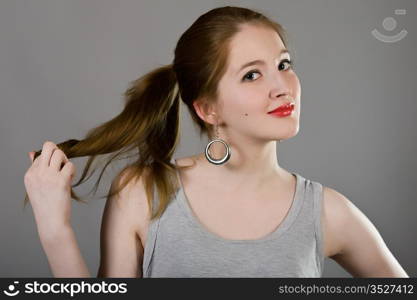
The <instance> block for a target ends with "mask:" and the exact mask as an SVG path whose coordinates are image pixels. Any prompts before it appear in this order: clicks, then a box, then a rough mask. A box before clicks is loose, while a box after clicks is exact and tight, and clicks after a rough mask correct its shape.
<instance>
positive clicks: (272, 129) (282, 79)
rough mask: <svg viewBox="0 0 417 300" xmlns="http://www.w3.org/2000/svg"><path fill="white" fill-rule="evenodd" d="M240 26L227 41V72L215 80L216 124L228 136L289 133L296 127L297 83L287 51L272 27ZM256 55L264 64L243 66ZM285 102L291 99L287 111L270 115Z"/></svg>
mask: <svg viewBox="0 0 417 300" xmlns="http://www.w3.org/2000/svg"><path fill="white" fill-rule="evenodd" d="M242 28H243V29H242V31H240V32H239V33H237V34H236V35H235V36H234V38H233V39H232V41H231V44H230V53H229V60H228V66H227V69H226V73H225V74H224V76H223V77H222V79H221V80H220V82H219V87H218V92H219V99H218V104H219V107H218V112H217V114H218V115H220V118H219V119H220V121H219V124H221V125H223V126H225V127H224V130H226V131H227V136H230V137H236V138H238V136H242V137H246V138H247V137H250V138H256V139H260V140H262V141H270V140H278V139H288V138H291V137H293V136H294V135H296V134H297V132H298V129H299V117H300V96H301V87H300V81H299V79H298V77H297V75H296V74H295V72H294V71H293V69H292V68H291V64H290V63H289V62H288V61H290V60H291V58H290V54H289V53H287V52H285V51H284V50H286V49H285V46H284V44H283V42H282V40H281V38H280V37H279V35H278V34H277V33H276V32H275V31H273V30H272V29H269V28H267V27H262V26H254V25H245V26H243V27H242ZM255 60H261V61H263V62H264V63H257V64H254V65H250V66H246V67H243V68H242V66H244V65H245V64H247V63H248V62H252V61H255ZM286 102H292V103H294V104H295V108H294V111H293V112H292V114H291V115H289V116H287V117H276V116H274V115H271V114H268V112H269V111H271V110H273V109H275V108H277V107H278V106H280V105H281V104H284V103H286ZM220 128H222V127H220ZM219 135H220V137H221V136H222V129H219Z"/></svg>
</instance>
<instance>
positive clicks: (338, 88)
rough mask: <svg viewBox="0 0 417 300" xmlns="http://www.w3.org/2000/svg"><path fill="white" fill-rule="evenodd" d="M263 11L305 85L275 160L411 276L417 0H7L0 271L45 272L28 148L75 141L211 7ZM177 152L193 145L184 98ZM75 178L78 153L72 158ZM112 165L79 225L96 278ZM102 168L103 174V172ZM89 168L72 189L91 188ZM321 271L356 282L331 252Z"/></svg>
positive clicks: (79, 212)
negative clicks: (293, 125) (338, 200)
mask: <svg viewBox="0 0 417 300" xmlns="http://www.w3.org/2000/svg"><path fill="white" fill-rule="evenodd" d="M224 5H236V6H244V7H248V8H255V9H260V10H261V11H263V12H267V14H268V16H270V17H273V18H274V19H275V20H277V21H278V22H280V23H282V24H283V25H284V27H285V28H286V29H287V31H288V33H289V37H290V43H291V47H292V48H291V49H292V50H293V51H294V52H293V57H292V58H293V59H294V60H295V64H296V65H295V70H296V73H297V74H298V76H299V78H300V81H301V88H302V96H301V102H302V110H301V120H300V131H299V133H298V135H297V136H295V137H294V138H292V139H290V140H286V141H284V142H283V143H281V144H279V146H278V149H277V155H279V162H280V164H281V166H283V167H284V168H286V169H287V170H292V171H296V172H298V173H300V174H302V175H303V176H304V177H306V178H309V179H312V180H315V181H318V182H320V183H322V184H323V185H325V186H329V187H332V188H334V189H336V190H338V191H340V192H341V193H342V194H344V195H345V196H346V197H348V198H349V199H350V200H351V201H352V202H353V203H354V204H355V205H356V206H358V207H359V208H360V209H361V210H362V211H363V212H364V213H365V214H366V215H367V217H368V218H369V219H370V220H371V221H372V222H373V223H374V224H375V226H376V227H377V229H378V230H379V232H380V233H381V235H382V237H383V238H384V240H385V242H386V244H387V245H388V247H389V248H390V250H391V251H392V252H393V254H394V255H395V257H396V258H397V259H398V260H399V262H400V263H401V265H402V266H403V267H404V269H405V270H406V271H407V272H408V274H409V275H410V276H412V277H415V276H416V275H417V260H416V259H415V253H416V251H417V244H416V243H417V242H416V225H417V220H416V217H415V215H416V211H417V210H416V208H417V205H416V194H417V188H416V186H417V185H416V183H417V175H416V174H417V172H416V171H417V159H416V153H417V133H416V126H415V125H416V121H415V119H416V113H417V97H416V96H417V84H416V78H417V67H416V56H415V53H416V48H417V47H416V46H417V43H416V29H417V26H416V25H417V24H416V12H417V1H415V0H408V1H388V0H387V1H381V0H368V1H362V0H354V1H342V0H339V1H330V0H328V1H325V0H314V1H312V0H291V1H290V0H282V1H260V0H258V1H155V0H152V1H139V0H137V1H133V0H129V1H127V0H124V1H110V0H107V1H103V0H89V1H81V0H78V1H64V0H50V1H47V0H36V1H26V0H18V1H16V0H15V1H1V2H0V104H1V106H0V125H1V126H0V140H1V156H0V162H1V168H2V172H1V181H0V190H1V193H2V195H1V206H0V208H1V209H0V213H1V217H0V220H1V223H0V225H1V226H0V234H1V246H0V276H2V277H49V276H51V272H50V270H49V266H48V262H47V259H46V256H45V254H44V252H43V251H42V248H41V244H40V242H39V239H38V235H37V231H36V226H35V222H34V218H33V214H32V210H31V207H30V206H27V207H26V209H25V210H23V209H22V201H23V198H24V195H25V189H24V184H23V176H24V173H25V172H26V170H27V168H28V167H29V164H30V162H29V158H28V156H27V152H28V151H31V150H35V149H40V148H41V147H42V144H43V142H44V141H45V140H51V141H53V142H56V143H57V142H62V141H64V140H67V139H70V138H77V139H79V138H82V137H83V136H84V135H85V134H86V132H87V130H89V129H90V128H92V127H95V126H97V125H99V124H100V123H102V122H104V121H107V120H109V119H110V118H112V117H113V116H115V115H117V114H118V113H119V112H120V111H121V109H122V93H123V92H124V90H125V89H126V87H127V85H128V83H129V82H130V81H132V80H133V79H135V78H137V77H139V76H141V75H142V74H144V73H146V72H148V71H150V70H152V69H154V68H156V67H157V66H160V65H163V64H168V63H170V62H171V61H172V59H173V50H174V47H175V44H176V42H177V40H178V38H179V37H180V35H181V34H182V33H183V32H184V31H185V30H186V28H188V27H189V26H190V25H191V24H192V22H194V21H195V19H196V18H197V17H198V16H200V15H201V14H202V13H204V12H206V11H208V10H209V9H212V8H214V7H218V6H224ZM182 112H183V114H182V132H181V143H180V145H179V148H178V149H177V151H176V154H175V155H174V157H181V156H186V155H191V154H194V153H197V152H201V151H203V149H204V146H205V145H206V142H207V140H205V139H202V140H200V139H199V137H198V133H197V130H196V127H194V126H193V125H192V123H191V120H190V117H189V114H188V112H187V110H186V109H185V106H183V107H182ZM74 161H75V163H76V167H77V176H76V178H79V176H80V172H81V167H82V166H83V165H84V163H85V161H86V160H85V159H75V160H74ZM122 165H123V161H121V162H120V163H116V164H114V166H113V167H111V168H110V169H108V171H107V172H106V173H105V177H104V179H103V181H102V183H101V185H100V188H99V190H98V193H97V194H96V195H95V196H94V195H91V196H90V198H89V204H87V205H85V204H78V203H75V202H74V205H73V217H72V220H73V226H74V229H75V231H76V234H77V239H78V242H79V245H80V248H81V251H82V253H83V255H84V257H85V259H86V261H87V263H88V267H89V269H90V271H91V272H92V274H94V275H95V274H96V271H97V268H98V266H99V233H100V224H101V216H102V211H103V208H104V203H105V199H100V198H99V196H103V195H104V194H105V192H107V190H108V187H109V183H110V180H111V179H112V176H113V175H114V174H115V173H116V171H117V170H119V168H120V167H121V166H122ZM99 170H101V169H99ZM97 178H98V174H97V173H96V174H95V175H94V176H93V177H92V178H91V179H90V180H89V181H88V182H87V183H86V184H83V185H82V186H81V187H79V188H77V189H76V192H78V193H79V194H81V195H86V194H87V193H88V192H89V191H90V190H91V188H93V183H94V182H95V181H96V179H97ZM324 276H326V277H336V276H342V277H345V276H347V277H350V274H348V273H347V272H346V271H345V270H344V269H342V268H341V267H340V266H339V265H337V264H336V263H335V262H334V261H332V260H330V259H326V262H325V271H324Z"/></svg>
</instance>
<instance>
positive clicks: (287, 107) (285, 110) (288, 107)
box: [268, 102, 295, 117]
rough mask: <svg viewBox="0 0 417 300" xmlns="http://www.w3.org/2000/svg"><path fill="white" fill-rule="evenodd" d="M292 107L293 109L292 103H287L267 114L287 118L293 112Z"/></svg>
mask: <svg viewBox="0 0 417 300" xmlns="http://www.w3.org/2000/svg"><path fill="white" fill-rule="evenodd" d="M294 107H295V105H294V103H291V102H288V103H285V104H283V105H281V106H278V107H277V108H276V109H274V110H272V111H270V112H268V114H270V115H273V116H277V117H287V116H289V115H291V113H292V112H293V110H294Z"/></svg>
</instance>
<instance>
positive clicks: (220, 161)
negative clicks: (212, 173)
mask: <svg viewBox="0 0 417 300" xmlns="http://www.w3.org/2000/svg"><path fill="white" fill-rule="evenodd" d="M215 142H220V143H222V144H223V145H224V147H225V148H226V155H225V156H223V157H222V158H220V159H214V158H212V157H211V156H210V153H209V148H210V146H211V144H213V143H215ZM205 155H206V158H207V160H208V161H209V162H210V163H212V164H214V165H222V164H224V163H226V162H227V161H228V160H229V158H230V155H231V151H230V147H229V145H228V144H227V143H226V142H225V141H223V140H222V139H220V138H219V137H218V126H217V124H216V138H215V139H214V140H212V141H210V142H209V143H208V144H207V146H206V151H205Z"/></svg>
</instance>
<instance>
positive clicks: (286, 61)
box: [278, 59, 292, 71]
mask: <svg viewBox="0 0 417 300" xmlns="http://www.w3.org/2000/svg"><path fill="white" fill-rule="evenodd" d="M284 63H287V64H288V68H287V69H289V68H291V67H292V61H291V60H289V59H284V60H283V61H281V63H280V64H279V65H278V69H279V70H280V71H281V70H282V69H281V68H280V67H281V66H282V65H284Z"/></svg>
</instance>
